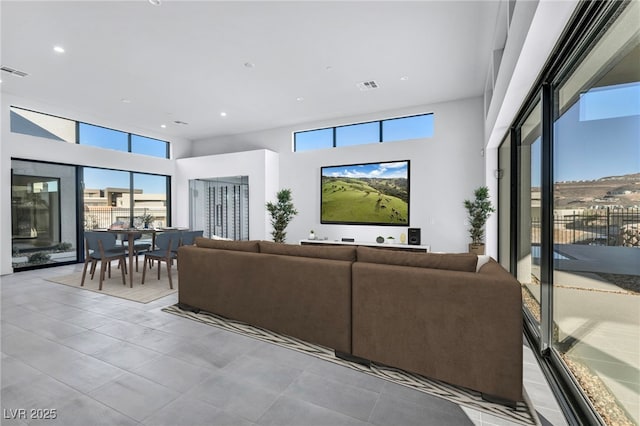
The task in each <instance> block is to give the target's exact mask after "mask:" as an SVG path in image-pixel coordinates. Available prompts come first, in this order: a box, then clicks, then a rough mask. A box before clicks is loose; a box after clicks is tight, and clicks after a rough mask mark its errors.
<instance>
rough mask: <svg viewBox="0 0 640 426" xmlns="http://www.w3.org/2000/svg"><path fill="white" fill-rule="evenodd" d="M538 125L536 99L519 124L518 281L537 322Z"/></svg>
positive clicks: (538, 231)
mask: <svg viewBox="0 0 640 426" xmlns="http://www.w3.org/2000/svg"><path fill="white" fill-rule="evenodd" d="M541 135H542V126H541V103H540V100H538V101H537V102H536V103H535V105H534V107H533V109H532V110H531V111H530V112H529V115H528V116H527V117H526V119H525V120H524V122H523V123H522V125H521V126H520V159H519V162H520V163H519V166H520V182H519V188H518V192H519V197H520V198H519V204H520V205H519V216H520V217H519V236H518V237H519V238H518V248H517V262H518V263H517V271H518V280H519V281H520V283H521V284H522V298H523V302H524V305H525V308H527V310H528V311H529V313H530V314H531V317H532V318H533V319H534V320H535V321H536V322H537V324H538V325H539V324H540V295H541V293H540V239H541V223H540V217H541V211H540V207H541V205H540V201H541V196H542V187H541V171H542V170H541V169H542V162H541V158H542V139H541Z"/></svg>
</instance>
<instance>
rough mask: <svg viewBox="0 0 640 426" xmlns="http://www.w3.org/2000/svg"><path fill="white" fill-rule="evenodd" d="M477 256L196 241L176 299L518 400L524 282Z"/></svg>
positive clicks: (185, 259) (185, 256)
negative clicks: (521, 283)
mask: <svg viewBox="0 0 640 426" xmlns="http://www.w3.org/2000/svg"><path fill="white" fill-rule="evenodd" d="M477 259H478V258H477V256H476V255H473V254H466V253H465V254H434V253H410V252H401V251H389V250H381V249H377V248H368V247H363V246H359V247H356V246H345V247H339V246H320V247H319V246H298V245H288V244H276V243H272V242H268V241H218V240H209V239H206V238H198V239H196V245H195V246H183V247H181V248H180V249H179V251H178V263H179V269H178V274H179V303H180V304H181V305H182V306H183V307H186V308H195V309H201V310H204V311H208V312H212V313H215V314H219V315H222V316H225V317H228V318H232V319H236V320H240V321H244V322H246V323H249V324H252V325H256V326H259V327H264V328H267V329H270V330H273V331H276V332H279V333H283V334H287V335H290V336H293V337H297V338H300V339H303V340H306V341H309V342H312V343H317V344H320V345H323V346H327V347H330V348H333V349H335V350H336V354H342V355H351V356H353V357H354V358H356V359H362V360H370V361H374V362H378V363H382V364H387V365H390V366H394V367H398V368H401V369H404V370H407V371H410V372H414V373H418V374H422V375H424V376H427V377H431V378H434V379H438V380H442V381H445V382H448V383H452V384H455V385H459V386H463V387H467V388H470V389H473V390H476V391H479V392H481V393H482V394H483V396H485V397H487V398H488V399H496V400H498V401H501V402H505V403H508V402H514V401H521V400H522V399H523V397H522V304H521V293H520V285H519V283H518V282H517V280H516V279H515V278H514V277H513V276H511V275H510V274H509V273H508V272H507V271H505V270H504V269H503V268H502V267H501V266H500V265H498V264H497V263H496V262H495V261H493V260H490V261H489V262H488V263H487V264H485V265H483V266H482V267H481V268H479V270H478V271H477V272H476V264H477Z"/></svg>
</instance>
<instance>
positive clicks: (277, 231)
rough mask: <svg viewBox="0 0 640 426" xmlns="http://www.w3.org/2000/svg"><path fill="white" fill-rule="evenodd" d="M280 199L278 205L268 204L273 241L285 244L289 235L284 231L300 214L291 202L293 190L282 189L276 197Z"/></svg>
mask: <svg viewBox="0 0 640 426" xmlns="http://www.w3.org/2000/svg"><path fill="white" fill-rule="evenodd" d="M276 196H277V198H278V202H277V203H275V204H274V203H272V202H271V201H269V202H268V203H267V210H268V211H269V213H270V214H271V225H272V226H273V232H272V233H271V235H273V241H274V242H276V243H284V240H285V238H286V236H287V233H286V232H284V230H285V229H286V228H287V225H289V222H291V220H293V217H294V216H295V215H297V214H298V211H297V210H296V209H295V207H294V206H293V202H292V201H291V190H290V189H281V190H280V191H278V194H277V195H276Z"/></svg>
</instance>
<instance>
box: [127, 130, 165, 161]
mask: <svg viewBox="0 0 640 426" xmlns="http://www.w3.org/2000/svg"><path fill="white" fill-rule="evenodd" d="M168 147H169V144H168V143H167V142H165V141H161V140H158V139H152V138H147V137H144V136H138V135H131V152H134V153H136V154H144V155H150V156H152V157H160V158H169V150H168Z"/></svg>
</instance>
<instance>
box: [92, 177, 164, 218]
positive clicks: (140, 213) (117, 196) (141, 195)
mask: <svg viewBox="0 0 640 426" xmlns="http://www.w3.org/2000/svg"><path fill="white" fill-rule="evenodd" d="M132 179H133V191H131V180H132ZM82 182H83V193H84V195H83V201H84V216H85V217H84V229H96V228H109V227H124V228H128V227H130V226H133V227H143V226H144V225H145V223H144V222H145V220H144V217H145V216H148V217H149V218H150V220H149V221H148V226H155V227H161V226H170V220H169V217H168V216H169V215H168V212H169V209H168V207H167V200H168V198H169V192H168V182H169V178H168V177H167V176H161V175H152V174H147V173H131V172H125V171H121V170H109V169H98V168H93V167H84V168H83V181H82ZM132 193H133V197H132V196H131V194H132Z"/></svg>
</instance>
